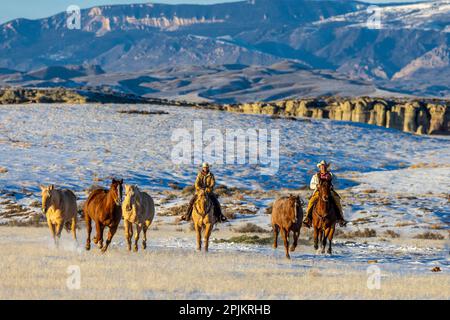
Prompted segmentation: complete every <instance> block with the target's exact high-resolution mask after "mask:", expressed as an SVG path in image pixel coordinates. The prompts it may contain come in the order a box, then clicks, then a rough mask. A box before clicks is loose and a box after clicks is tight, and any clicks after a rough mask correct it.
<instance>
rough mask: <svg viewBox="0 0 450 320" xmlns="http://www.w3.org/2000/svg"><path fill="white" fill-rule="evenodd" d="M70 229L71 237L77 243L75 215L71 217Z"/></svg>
mask: <svg viewBox="0 0 450 320" xmlns="http://www.w3.org/2000/svg"><path fill="white" fill-rule="evenodd" d="M70 230H71V231H72V235H73V239H74V240H75V242H77V243H78V240H77V217H76V216H75V217H74V218H72V224H71V226H70Z"/></svg>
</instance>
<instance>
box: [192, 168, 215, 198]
mask: <svg viewBox="0 0 450 320" xmlns="http://www.w3.org/2000/svg"><path fill="white" fill-rule="evenodd" d="M215 184H216V179H215V178H214V175H213V174H212V172H211V171H210V172H208V173H207V174H204V173H203V171H200V172H199V173H198V175H197V179H195V191H199V190H201V189H205V191H206V192H208V193H211V192H212V191H213V189H214V186H215Z"/></svg>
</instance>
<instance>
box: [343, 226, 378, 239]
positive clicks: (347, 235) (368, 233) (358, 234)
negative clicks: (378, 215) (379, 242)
mask: <svg viewBox="0 0 450 320" xmlns="http://www.w3.org/2000/svg"><path fill="white" fill-rule="evenodd" d="M335 236H336V237H337V238H342V239H353V238H374V237H376V236H377V232H376V230H374V229H369V228H364V230H356V231H349V232H344V231H342V230H340V229H336V232H335Z"/></svg>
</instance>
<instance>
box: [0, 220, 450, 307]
mask: <svg viewBox="0 0 450 320" xmlns="http://www.w3.org/2000/svg"><path fill="white" fill-rule="evenodd" d="M47 231H48V230H44V229H43V228H40V229H36V228H28V229H27V230H25V229H24V228H2V230H1V234H3V236H0V256H1V257H2V261H3V263H2V272H1V273H0V283H1V286H0V299H88V300H89V299H340V300H342V299H413V300H416V299H445V300H447V299H449V293H448V285H447V284H448V282H449V275H448V273H446V272H431V270H430V271H429V273H424V274H421V275H417V274H410V273H408V272H402V273H395V274H394V273H390V272H385V271H384V270H385V269H384V268H382V278H381V287H380V289H379V290H370V289H368V287H367V280H368V279H367V273H366V271H365V269H364V270H361V269H358V268H355V269H353V268H352V267H351V266H348V265H345V266H339V265H337V264H336V263H333V262H330V263H326V264H325V265H324V264H321V265H307V264H305V262H304V261H303V259H292V260H290V261H287V260H286V259H284V257H282V256H283V254H282V250H279V251H280V255H258V254H255V253H245V252H236V251H234V252H233V251H219V252H217V251H213V252H210V253H209V254H205V253H197V252H194V251H191V250H186V249H181V248H161V247H159V248H155V247H152V246H151V243H152V240H151V238H152V237H160V236H161V234H158V233H157V232H153V233H152V232H150V239H149V240H150V241H149V243H150V247H149V249H148V250H147V251H145V252H142V251H141V252H139V253H133V252H131V253H129V252H128V251H126V250H125V249H124V248H122V247H121V248H118V247H116V246H112V247H111V250H110V251H109V252H108V253H107V254H105V255H102V254H100V252H99V251H98V250H97V249H95V250H92V251H90V252H86V251H84V250H80V251H77V250H71V249H70V248H66V249H64V247H65V246H62V248H61V249H59V250H56V249H52V248H50V247H49V246H48V234H47V233H48V232H47ZM6 233H8V235H7V236H5V234H6ZM68 237H69V236H68ZM69 238H70V237H69ZM119 238H120V236H119ZM18 239H20V242H18ZM69 266H78V267H79V268H80V271H81V288H80V290H69V289H68V287H67V285H66V283H67V280H68V277H69V274H68V272H67V270H68V267H69ZM286 284H289V285H286Z"/></svg>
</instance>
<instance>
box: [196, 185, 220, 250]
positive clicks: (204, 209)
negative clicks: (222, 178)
mask: <svg viewBox="0 0 450 320" xmlns="http://www.w3.org/2000/svg"><path fill="white" fill-rule="evenodd" d="M192 220H193V221H194V228H195V233H196V234H197V250H199V251H200V250H201V249H202V231H204V240H205V251H208V248H209V237H210V236H211V232H212V229H213V228H214V224H216V223H217V218H216V216H215V214H214V203H213V201H212V200H211V199H210V197H209V195H208V193H207V192H206V191H205V190H204V189H202V190H200V191H199V192H198V193H197V198H196V200H195V203H194V207H193V210H192Z"/></svg>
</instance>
